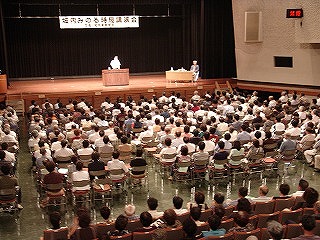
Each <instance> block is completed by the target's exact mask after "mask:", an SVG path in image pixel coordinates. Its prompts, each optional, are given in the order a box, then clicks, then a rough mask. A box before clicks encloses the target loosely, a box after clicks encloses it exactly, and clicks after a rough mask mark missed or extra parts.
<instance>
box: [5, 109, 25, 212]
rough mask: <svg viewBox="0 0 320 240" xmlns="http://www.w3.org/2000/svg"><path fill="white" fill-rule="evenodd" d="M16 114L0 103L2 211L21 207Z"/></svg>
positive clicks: (17, 120)
mask: <svg viewBox="0 0 320 240" xmlns="http://www.w3.org/2000/svg"><path fill="white" fill-rule="evenodd" d="M18 122H19V119H18V116H17V114H16V111H15V110H14V109H13V108H12V107H11V106H7V107H5V106H4V105H0V143H1V149H0V202H1V208H2V211H7V210H8V211H11V210H12V209H15V210H18V209H22V208H23V207H22V205H21V189H20V187H19V184H18V178H17V176H16V167H17V164H18V161H17V160H18V159H17V156H16V153H17V152H18V150H19V141H18V140H19V135H18V130H19V127H18ZM11 207H13V208H11Z"/></svg>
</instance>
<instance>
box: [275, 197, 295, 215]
mask: <svg viewBox="0 0 320 240" xmlns="http://www.w3.org/2000/svg"><path fill="white" fill-rule="evenodd" d="M294 201H295V200H294V198H286V199H281V198H279V199H276V203H275V205H274V211H275V212H277V211H282V210H283V209H285V208H291V207H293V204H294Z"/></svg>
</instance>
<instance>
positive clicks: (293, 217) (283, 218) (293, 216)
mask: <svg viewBox="0 0 320 240" xmlns="http://www.w3.org/2000/svg"><path fill="white" fill-rule="evenodd" d="M302 211H303V210H302V208H300V209H297V210H295V211H282V212H281V213H280V217H279V222H280V223H281V224H286V223H287V221H288V220H290V221H293V222H296V223H298V222H299V221H300V217H301V215H302Z"/></svg>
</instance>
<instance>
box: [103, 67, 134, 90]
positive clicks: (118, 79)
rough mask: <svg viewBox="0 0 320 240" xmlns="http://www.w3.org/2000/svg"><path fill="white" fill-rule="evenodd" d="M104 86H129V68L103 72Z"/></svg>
mask: <svg viewBox="0 0 320 240" xmlns="http://www.w3.org/2000/svg"><path fill="white" fill-rule="evenodd" d="M102 83H103V86H122V85H129V68H124V69H112V70H108V69H104V70H102Z"/></svg>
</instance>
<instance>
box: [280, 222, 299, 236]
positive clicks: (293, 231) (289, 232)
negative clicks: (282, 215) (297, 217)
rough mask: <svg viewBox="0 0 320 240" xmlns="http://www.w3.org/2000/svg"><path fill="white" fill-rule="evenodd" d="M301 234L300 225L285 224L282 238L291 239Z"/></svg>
mask: <svg viewBox="0 0 320 240" xmlns="http://www.w3.org/2000/svg"><path fill="white" fill-rule="evenodd" d="M302 234H303V228H302V226H301V224H298V223H294V224H287V227H286V231H285V235H284V237H285V238H288V239H291V238H295V237H299V236H300V235H302Z"/></svg>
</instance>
